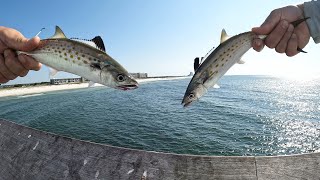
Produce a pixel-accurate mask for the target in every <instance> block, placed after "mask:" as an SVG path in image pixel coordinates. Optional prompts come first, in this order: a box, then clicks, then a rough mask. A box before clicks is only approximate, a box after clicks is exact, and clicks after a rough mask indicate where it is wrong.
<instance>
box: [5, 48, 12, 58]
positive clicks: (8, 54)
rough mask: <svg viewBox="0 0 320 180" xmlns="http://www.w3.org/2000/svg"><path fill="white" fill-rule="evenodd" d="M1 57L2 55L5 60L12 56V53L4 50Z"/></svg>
mask: <svg viewBox="0 0 320 180" xmlns="http://www.w3.org/2000/svg"><path fill="white" fill-rule="evenodd" d="M3 55H4V58H7V57H9V56H12V55H13V52H12V51H11V50H10V49H6V50H4V52H3Z"/></svg>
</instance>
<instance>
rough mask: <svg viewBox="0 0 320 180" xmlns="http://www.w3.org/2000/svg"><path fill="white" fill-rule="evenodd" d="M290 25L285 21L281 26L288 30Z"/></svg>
mask: <svg viewBox="0 0 320 180" xmlns="http://www.w3.org/2000/svg"><path fill="white" fill-rule="evenodd" d="M288 25H289V23H288V22H287V21H283V22H282V24H281V27H282V28H283V29H287V28H288Z"/></svg>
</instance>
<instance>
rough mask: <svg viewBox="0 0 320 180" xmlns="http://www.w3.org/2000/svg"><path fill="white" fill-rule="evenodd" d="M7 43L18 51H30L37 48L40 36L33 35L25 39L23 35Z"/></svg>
mask: <svg viewBox="0 0 320 180" xmlns="http://www.w3.org/2000/svg"><path fill="white" fill-rule="evenodd" d="M11 42H12V43H10V44H9V47H10V48H13V49H16V50H20V51H32V50H33V49H35V48H37V47H38V45H39V43H40V38H39V37H38V36H36V37H33V38H31V39H27V38H25V37H23V36H22V37H19V38H16V40H15V41H11Z"/></svg>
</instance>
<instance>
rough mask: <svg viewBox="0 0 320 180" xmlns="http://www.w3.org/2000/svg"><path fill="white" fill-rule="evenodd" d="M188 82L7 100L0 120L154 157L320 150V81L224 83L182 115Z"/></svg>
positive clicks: (0, 105) (0, 101) (234, 79)
mask: <svg viewBox="0 0 320 180" xmlns="http://www.w3.org/2000/svg"><path fill="white" fill-rule="evenodd" d="M189 81H190V79H189V78H188V79H180V80H166V81H154V82H148V83H142V84H141V85H140V87H139V88H138V89H136V90H132V91H119V90H115V89H110V88H106V87H95V88H85V89H78V90H68V91H56V92H50V93H43V94H38V95H34V96H19V97H7V98H0V118H3V119H7V120H11V121H14V122H17V123H19V124H23V125H26V126H29V127H33V128H36V129H40V130H44V131H48V132H52V133H56V134H60V135H63V136H68V137H72V138H77V139H82V140H87V141H92V142H97V143H102V144H109V145H114V146H120V147H127V148H134V149H143V150H149V151H159V152H170V153H179V154H195V155H220V156H226V155H228V156H229V155H231V156H248V155H258V156H259V155H260V156H261V155H285V154H299V153H309V152H319V151H320V136H319V135H320V79H313V80H301V79H300V80H296V79H284V78H275V77H268V76H224V77H223V78H222V79H221V80H220V83H219V86H220V88H219V89H210V90H209V91H208V93H207V94H206V95H205V96H203V97H202V98H201V99H200V100H199V101H198V102H196V103H194V104H192V105H191V106H190V107H188V108H183V106H182V105H181V100H182V97H183V95H184V93H185V89H186V87H187V86H188V83H189ZM0 93H1V92H0Z"/></svg>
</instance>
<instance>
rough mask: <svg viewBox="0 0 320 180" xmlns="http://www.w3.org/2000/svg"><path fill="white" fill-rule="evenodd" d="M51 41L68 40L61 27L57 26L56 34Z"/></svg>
mask: <svg viewBox="0 0 320 180" xmlns="http://www.w3.org/2000/svg"><path fill="white" fill-rule="evenodd" d="M50 39H67V37H66V35H64V33H63V31H62V30H61V29H60V27H59V26H56V32H55V33H54V35H53V36H52V37H50Z"/></svg>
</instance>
